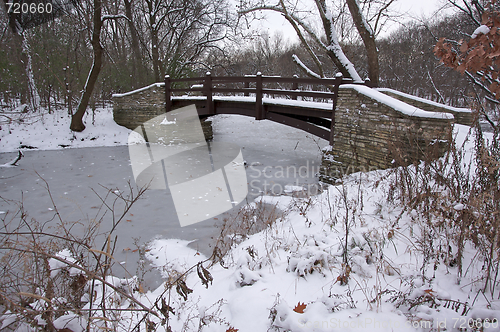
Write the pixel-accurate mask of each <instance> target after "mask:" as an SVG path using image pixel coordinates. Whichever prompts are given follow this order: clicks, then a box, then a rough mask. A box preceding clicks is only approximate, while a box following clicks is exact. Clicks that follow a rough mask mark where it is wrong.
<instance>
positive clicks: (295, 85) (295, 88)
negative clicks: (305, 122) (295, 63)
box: [292, 75, 299, 100]
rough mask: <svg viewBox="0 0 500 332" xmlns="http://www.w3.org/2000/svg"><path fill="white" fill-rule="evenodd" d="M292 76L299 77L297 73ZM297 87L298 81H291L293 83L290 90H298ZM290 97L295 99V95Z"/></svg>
mask: <svg viewBox="0 0 500 332" xmlns="http://www.w3.org/2000/svg"><path fill="white" fill-rule="evenodd" d="M293 78H295V79H297V78H299V76H298V75H293ZM298 89H299V83H298V82H293V85H292V90H298ZM292 99H293V100H297V96H292Z"/></svg>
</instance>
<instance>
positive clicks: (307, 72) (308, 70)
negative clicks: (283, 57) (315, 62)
mask: <svg viewBox="0 0 500 332" xmlns="http://www.w3.org/2000/svg"><path fill="white" fill-rule="evenodd" d="M292 59H293V62H295V63H296V64H297V65H298V66H299V67H300V69H302V70H303V71H304V72H305V73H306V74H307V75H308V76H310V77H313V78H322V77H321V76H320V75H318V74H316V73H315V72H313V71H312V70H311V69H309V68H308V67H307V66H306V65H305V64H304V63H303V62H302V61H300V59H299V57H298V56H297V55H296V54H293V55H292Z"/></svg>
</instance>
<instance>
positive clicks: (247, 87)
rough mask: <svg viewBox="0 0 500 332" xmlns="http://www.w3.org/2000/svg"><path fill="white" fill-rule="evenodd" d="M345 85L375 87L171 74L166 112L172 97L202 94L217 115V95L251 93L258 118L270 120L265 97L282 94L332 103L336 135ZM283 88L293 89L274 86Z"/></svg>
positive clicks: (307, 80)
mask: <svg viewBox="0 0 500 332" xmlns="http://www.w3.org/2000/svg"><path fill="white" fill-rule="evenodd" d="M183 83H188V87H184V88H182V87H175V86H178V85H180V84H181V85H182V84H183ZM342 84H363V85H367V86H371V85H370V82H369V81H368V80H367V81H365V82H362V83H356V82H353V81H352V79H346V78H343V77H342V76H337V77H336V78H299V77H297V76H295V77H280V76H264V75H262V74H260V73H257V75H247V76H237V77H236V76H219V77H217V76H212V75H211V74H210V72H208V73H207V74H206V75H205V76H204V77H192V78H177V79H172V78H170V77H169V76H168V75H167V76H165V100H166V105H165V109H166V112H170V111H171V110H172V95H174V94H181V93H193V92H198V93H199V92H201V93H202V94H203V95H205V96H206V97H207V100H206V108H207V110H208V114H215V106H214V100H213V99H214V98H213V97H214V96H215V95H221V94H233V95H234V94H243V95H244V96H250V94H253V95H255V119H256V120H262V119H265V118H266V114H264V107H263V103H262V101H263V97H264V96H272V97H274V96H276V95H278V96H282V97H285V98H288V99H292V100H297V99H298V97H306V98H307V97H309V98H319V99H322V100H325V99H326V100H332V104H333V105H332V113H331V122H332V126H331V132H332V133H333V130H334V127H335V109H336V107H337V97H338V91H339V86H340V85H342ZM283 85H290V86H291V88H290V89H282V88H279V89H276V88H272V86H275V87H276V86H278V87H280V86H283ZM173 86H174V87H173ZM228 86H229V87H228ZM313 86H320V87H323V89H324V90H328V91H317V90H312V88H311V87H313ZM300 87H301V88H305V90H301V89H299V88H300Z"/></svg>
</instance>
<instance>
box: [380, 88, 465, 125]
mask: <svg viewBox="0 0 500 332" xmlns="http://www.w3.org/2000/svg"><path fill="white" fill-rule="evenodd" d="M377 90H378V91H380V92H382V93H384V94H386V95H388V96H391V97H393V98H396V99H398V100H401V101H403V102H405V103H407V104H409V105H413V106H415V107H418V108H420V109H423V110H426V111H431V112H447V113H451V114H453V116H454V117H455V122H456V123H458V124H462V125H466V126H470V125H471V124H472V112H471V110H470V109H468V108H458V107H452V106H448V105H444V104H440V103H436V102H434V101H431V100H428V99H424V98H420V97H416V96H413V95H410V94H407V93H404V92H401V91H397V90H393V89H387V88H379V89H377Z"/></svg>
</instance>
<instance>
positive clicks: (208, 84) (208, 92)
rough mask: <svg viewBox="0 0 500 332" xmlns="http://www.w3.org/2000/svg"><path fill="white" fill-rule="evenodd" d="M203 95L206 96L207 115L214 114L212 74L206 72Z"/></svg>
mask: <svg viewBox="0 0 500 332" xmlns="http://www.w3.org/2000/svg"><path fill="white" fill-rule="evenodd" d="M204 85H205V86H204V88H205V94H206V96H207V110H208V114H215V109H214V102H213V100H212V74H211V73H210V72H207V74H206V75H205V82H204Z"/></svg>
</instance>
